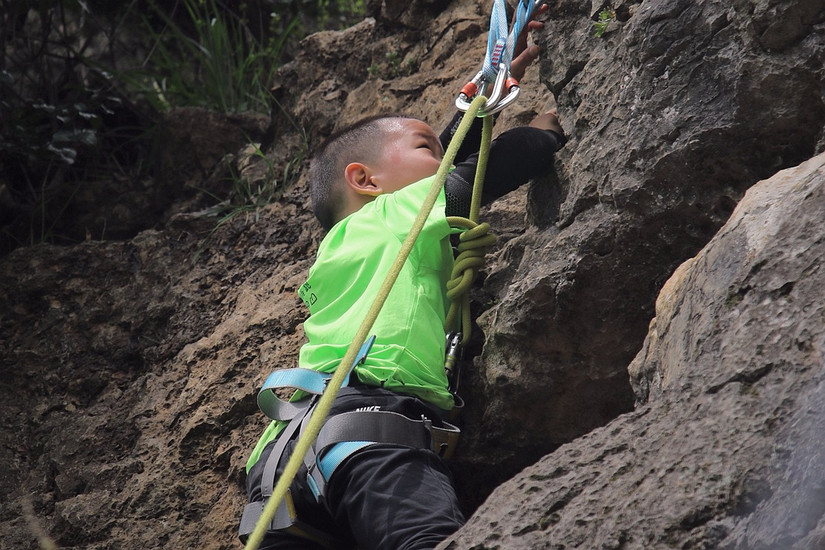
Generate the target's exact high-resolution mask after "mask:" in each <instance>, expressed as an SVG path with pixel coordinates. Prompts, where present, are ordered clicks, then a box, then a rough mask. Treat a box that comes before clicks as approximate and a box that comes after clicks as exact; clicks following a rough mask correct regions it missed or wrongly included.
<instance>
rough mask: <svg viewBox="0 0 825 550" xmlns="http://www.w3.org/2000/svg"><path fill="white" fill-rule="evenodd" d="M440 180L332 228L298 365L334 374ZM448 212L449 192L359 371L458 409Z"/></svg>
mask: <svg viewBox="0 0 825 550" xmlns="http://www.w3.org/2000/svg"><path fill="white" fill-rule="evenodd" d="M433 179H434V176H433V177H430V178H425V179H423V180H421V181H419V182H416V183H413V184H411V185H409V186H407V187H404V188H403V189H399V190H398V191H396V192H394V193H390V194H385V195H379V196H378V197H376V198H375V200H374V201H372V202H370V203H368V204H366V205H365V206H363V207H362V208H361V209H360V210H358V211H357V212H355V213H353V214H351V215H350V216H348V217H346V218H344V219H343V220H341V221H340V222H338V223H337V224H336V225H335V226H334V227H333V228H332V229H330V231H329V233H328V234H327V236H326V237H325V238H324V240H323V241H322V242H321V245H320V247H319V249H318V255H317V259H316V261H315V264H314V265H313V266H312V268H311V269H310V271H309V277H308V279H307V281H306V283H304V285H303V286H302V287H301V289H300V290H299V292H298V293H299V295H300V296H301V299H302V300H303V301H304V303H305V304H306V305H307V307H309V311H310V316H309V318H308V319H307V320H306V322H305V323H304V332H305V333H306V335H307V338H308V340H309V341H308V342H307V343H306V344H304V346H303V347H302V348H301V352H300V356H299V360H298V364H299V366H300V367H303V368H309V369H314V370H319V371H322V372H332V371H333V370H335V368H336V367H337V366H338V364H339V363H340V361H341V359H342V358H343V357H344V354H345V353H346V351H347V348H348V347H349V345H350V343H351V342H352V338H353V336H354V335H355V332H356V330H357V329H358V327H359V326H360V324H361V322H362V321H363V320H364V318H365V316H366V313H367V311H368V310H369V309H370V307H371V306H372V303H373V301H374V300H375V296H376V294H377V293H378V289H379V288H380V287H381V285H382V284H383V282H384V279H385V278H386V275H387V273H388V272H389V270H390V266H391V265H392V263H393V262H394V261H395V258H396V256H397V255H398V251H399V250H400V249H401V245H402V243H403V241H404V239H405V238H406V236H407V234H408V233H409V230H410V228H411V227H412V224H413V221H414V220H415V218H416V216H417V215H418V212H419V210H420V209H421V205H422V203H423V202H424V199H425V197H426V196H427V193H428V192H429V190H430V188H431V186H432V182H433ZM445 207H446V200H445V198H444V192H443V191H442V192H441V193H440V194H439V197H438V199H437V201H436V203H435V206H434V207H433V209H432V211H431V213H430V215H429V217H428V218H427V220H426V222H425V224H424V228H423V229H422V231H421V234H420V235H419V237H418V239H417V240H416V242H415V245H414V246H413V249H412V251H411V253H410V256H409V258H408V259H407V261H406V262H405V264H404V267H403V268H402V270H401V273H400V274H399V276H398V279H397V280H396V282H395V284H394V285H393V288H392V290H391V291H390V293H389V296H388V297H387V301H386V302H385V303H384V306H383V307H382V309H381V312H380V314H379V315H378V318H377V319H376V321H375V324H374V325H373V328H372V330H371V331H370V332H371V334H375V335H376V339H375V343H374V344H373V346H372V349H371V350H370V352H369V355H368V356H367V359H366V361H365V363H364V364H363V365H359V366H357V367H356V368H355V373H356V375H357V376H358V379H359V380H360V381H361V382H363V383H365V384H368V385H371V386H379V387H383V388H385V389H388V390H391V391H395V392H398V393H404V394H410V395H414V396H416V397H419V398H421V399H423V400H424V401H426V402H428V403H430V404H432V405H434V406H435V407H438V408H439V409H442V410H450V409H452V408H453V406H454V401H453V397H452V394H450V392H449V390H448V388H447V377H446V375H445V373H444V319H445V317H446V312H447V308H448V306H449V304H448V302H447V297H446V284H447V280H448V278H449V276H450V272H451V270H452V267H453V255H452V249H451V247H450V242H449V239H448V237H449V235H450V233H452V232H453V230H451V229H450V226H449V224H448V223H447V220H446V217H445V214H444V210H445ZM359 344H360V342H359ZM282 424H283V423H277V422H273V423H272V424H270V426H269V428H267V430H266V431H265V432H264V434H263V436H262V437H261V439H260V440H259V441H258V445H257V446H256V447H255V449H254V450H253V453H252V456H250V459H249V462H248V463H247V469H248V468H251V467H252V465H254V464H255V462H256V461H257V460H258V457H259V456H260V453H261V451H262V450H263V448H264V447H265V446H266V445H267V444H268V443H269V442H270V441H272V440H273V439H274V438H275V437H277V435H278V433H280V431H281V429H282Z"/></svg>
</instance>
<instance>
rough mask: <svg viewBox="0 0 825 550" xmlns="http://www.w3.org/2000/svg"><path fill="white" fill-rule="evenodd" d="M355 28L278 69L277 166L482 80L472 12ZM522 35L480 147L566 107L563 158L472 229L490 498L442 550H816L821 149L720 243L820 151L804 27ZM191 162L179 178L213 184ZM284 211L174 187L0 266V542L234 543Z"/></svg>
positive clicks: (683, 19) (267, 364)
mask: <svg viewBox="0 0 825 550" xmlns="http://www.w3.org/2000/svg"><path fill="white" fill-rule="evenodd" d="M603 4H604V5H603ZM605 8H610V9H612V11H613V13H614V14H615V18H614V20H613V21H612V22H611V23H610V25H609V26H608V27H607V29H606V32H605V34H604V35H603V37H602V38H596V37H595V36H594V35H593V20H594V19H596V18H597V17H598V12H600V11H601V10H602V9H605ZM369 9H370V16H371V17H370V18H369V19H367V20H365V21H364V22H362V23H360V24H359V25H356V26H355V27H352V28H350V29H347V30H345V31H341V32H325V33H319V34H316V35H313V36H311V37H309V38H307V39H306V40H305V41H304V42H303V43H302V51H301V52H300V54H298V56H297V57H296V60H295V61H294V62H292V63H291V64H290V65H288V66H286V67H284V68H283V69H282V70H281V72H280V74H279V78H278V82H276V83H275V94H276V99H277V100H278V101H277V103H278V107H277V108H275V109H273V113H272V118H271V121H270V126H269V128H267V129H266V130H264V129H261V131H260V135H261V136H262V139H263V144H262V148H263V149H264V151H265V152H266V153H267V157H268V160H269V162H270V164H271V167H272V168H273V169H274V170H275V173H282V171H283V170H286V169H287V167H289V166H291V165H290V162H292V160H293V159H295V158H296V157H297V156H298V155H299V151H300V148H301V143H302V140H303V139H304V136H307V138H308V140H309V143H310V146H312V145H315V144H317V143H318V142H319V140H321V139H322V138H323V137H324V136H326V135H328V134H329V133H330V132H331V131H332V130H334V129H335V128H336V127H338V126H340V125H343V124H346V123H347V122H351V121H353V120H355V119H357V118H360V117H361V116H365V115H369V114H373V113H376V112H382V111H404V112H407V113H410V114H413V115H416V116H420V117H422V118H424V119H425V120H427V121H429V122H430V123H431V124H432V125H434V126H436V127H441V125H443V124H444V122H445V120H446V119H447V118H448V117H449V116H451V114H452V112H451V108H450V105H451V103H452V100H453V98H454V96H455V93H456V92H457V90H458V89H459V88H460V86H461V84H463V82H464V79H467V78H469V77H471V76H472V75H473V74H474V73H475V71H476V70H477V69H478V67H479V65H480V62H481V59H482V56H483V51H484V44H485V39H484V31H485V29H486V28H487V26H488V11H487V10H489V6H488V5H487V3H486V2H484V3H475V2H472V1H466V0H457V1H455V2H453V3H450V4H447V5H443V4H439V3H432V2H411V3H407V4H402V3H398V2H394V3H391V2H385V3H378V2H376V3H370V4H369ZM535 38H536V39H537V41H539V42H540V44H541V45H542V47H543V53H542V57H541V60H540V63H538V64H537V66H534V67H533V68H531V70H530V71H529V72H528V74H527V76H526V78H525V79H524V80H523V83H522V84H523V89H524V91H523V95H522V97H520V98H519V102H518V104H517V105H516V106H515V107H513V108H511V109H509V110H508V112H505V113H504V114H503V115H502V116H501V118H500V120H499V122H498V127H499V129H504V128H507V127H510V126H512V125H515V124H521V123H525V122H527V121H529V119H530V116H531V113H532V112H533V111H534V110H539V109H543V108H546V107H547V106H551V105H557V106H558V110H559V113H560V115H561V117H562V120H563V125H564V127H565V130H566V131H567V133H568V134H569V135H570V141H569V143H568V144H567V146H566V147H565V149H564V150H562V151H561V152H560V153H559V154H558V156H557V162H556V166H557V170H556V173H555V174H553V175H551V176H550V177H549V178H548V180H547V181H536V182H533V183H531V184H530V185H529V186H528V188H526V189H522V190H519V191H516V192H514V193H513V194H511V195H510V196H508V197H506V198H504V199H503V200H501V201H499V202H498V203H497V204H495V205H493V206H492V207H490V208H489V209H487V210H486V212H485V214H484V217H485V218H486V219H487V220H488V221H490V222H491V224H492V225H493V226H494V228H495V231H496V232H497V233H498V234H499V235H500V243H501V244H500V246H499V247H498V249H497V250H496V251H494V252H493V253H492V254H491V255H490V257H489V258H488V266H489V267H488V270H487V274H486V278H485V279H484V280H483V282H482V284H480V285H479V286H478V288H476V289H475V292H474V298H473V306H474V309H475V312H476V314H477V320H478V329H479V330H477V331H475V332H476V338H475V340H474V342H473V344H472V345H471V347H470V349H469V350H468V352H469V359H470V361H469V364H468V366H467V370H466V372H465V381H466V383H465V387H464V390H463V392H462V393H463V395H464V397H465V399H466V400H467V403H468V405H467V408H466V411H465V413H464V416H463V418H462V421H461V422H462V425H463V428H464V432H465V436H464V439H463V444H462V447H461V448H460V449H459V452H458V454H457V456H456V457H455V461H454V466H455V468H454V469H455V473H456V480H457V484H458V487H459V491H460V493H461V495H462V498H463V499H464V503H465V506H466V508H467V511H468V512H472V511H473V510H475V509H476V508H477V507H478V506H479V505H480V504H481V503H482V502H483V501H484V499H485V498H487V499H488V500H487V501H486V503H485V504H484V505H483V506H482V507H481V508H480V509H479V511H478V513H477V514H476V515H475V517H474V518H473V519H472V520H471V521H470V523H469V524H468V525H467V527H466V528H465V529H463V530H462V531H461V532H459V533H458V534H456V535H455V537H454V538H453V539H452V540H451V541H449V542H447V543H445V545H444V546H445V547H449V548H497V547H498V548H531V549H532V548H570V547H582V548H601V547H604V548H650V547H662V548H664V547H684V548H701V547H723V548H731V549H733V548H768V547H777V548H778V547H794V545H796V547H798V548H816V547H817V542H820V543H821V542H822V540H821V539H817V537H821V536H822V528H821V523H822V521H825V520H822V519H821V518H822V515H823V510H822V503H823V498H822V494H823V490H825V485H823V479H822V474H821V473H820V472H821V471H822V470H821V468H818V465H819V464H820V461H819V460H818V459H821V458H822V454H823V449H822V448H821V446H820V443H819V439H821V438H818V437H816V436H815V435H813V434H817V433H818V432H816V431H814V430H815V429H816V428H818V427H821V424H822V421H821V420H819V416H821V415H818V414H816V413H817V411H821V407H822V405H823V400H825V396H823V394H822V391H821V388H822V385H821V384H822V377H821V376H820V374H819V372H818V370H819V369H817V367H820V366H821V365H822V359H821V357H822V355H821V354H822V348H823V336H822V334H823V327H822V309H821V307H820V306H819V305H818V304H817V302H816V298H817V297H818V294H817V293H816V290H817V289H819V288H821V286H822V282H821V280H820V278H821V275H822V273H821V272H822V269H821V263H820V258H821V257H822V252H823V251H822V242H821V241H822V239H821V237H820V235H819V233H821V231H819V229H820V228H819V223H818V222H819V220H821V219H822V207H823V204H825V203H823V196H822V190H821V185H822V178H823V176H822V163H823V160H822V157H816V158H815V159H814V160H810V161H809V162H807V163H805V164H802V165H800V167H799V168H798V169H796V170H795V171H792V172H782V173H781V174H780V175H779V176H777V178H776V179H773V180H769V181H768V182H766V183H762V184H760V185H759V186H758V187H755V188H754V189H753V191H752V192H750V193H749V194H748V195H747V199H746V200H745V201H743V202H742V203H741V205H740V206H739V207H738V210H736V212H735V213H734V217H733V218H731V220H730V221H729V222H728V224H727V225H725V228H724V230H723V231H722V232H721V233H719V234H718V236H717V237H714V235H716V234H717V231H718V230H719V229H720V228H721V227H722V226H723V225H724V224H725V222H726V221H728V218H729V217H730V216H731V213H732V212H734V208H735V207H736V205H737V203H739V201H740V199H742V196H743V195H744V194H745V192H746V190H748V188H750V187H751V186H752V185H753V184H754V183H755V182H757V181H759V180H762V179H766V178H768V177H770V176H772V175H774V174H775V173H777V172H778V171H779V170H782V169H786V168H790V167H793V166H796V165H799V164H800V163H802V162H803V161H806V160H807V159H811V158H812V157H815V155H816V154H817V153H820V152H822V150H823V149H825V137H824V136H823V130H822V129H823V126H824V124H823V122H825V95H824V94H823V90H825V68H823V67H825V6H823V4H822V2H821V1H820V0H788V1H786V2H782V3H776V2H771V1H768V0H751V1H747V0H735V1H733V2H726V3H722V2H714V1H712V0H670V1H665V0H653V1H645V2H640V3H637V2H613V3H610V4H607V3H600V2H594V3H592V5H588V3H582V2H577V1H573V0H558V1H556V2H552V3H551V6H550V10H549V11H548V14H547V15H546V22H545V28H544V30H543V31H541V32H540V33H539V34H537V36H536V37H535ZM388 52H390V53H391V55H389V56H388V55H387V53H388ZM542 84H543V85H542ZM200 119H201V120H205V119H204V118H203V117H200ZM219 122H220V126H219V127H220V128H221V130H220V132H221V134H222V135H230V134H232V132H230V131H229V130H228V129H227V126H226V125H227V124H229V125H231V124H232V121H231V120H228V121H227V120H220V121H219ZM169 124H170V125H174V124H176V122H175V120H174V119H170V121H169ZM178 124H179V125H180V126H181V127H183V126H185V125H186V124H187V122H186V118H185V117H184V118H181V119H180V120H179V122H178ZM238 125H239V127H241V123H240V122H239V123H238ZM169 136H170V139H172V140H174V141H175V142H176V143H186V140H187V137H186V134H185V132H182V131H180V129H179V128H171V129H170V132H169ZM205 151H206V152H207V153H209V154H207V155H195V156H187V157H186V159H187V160H186V162H187V163H194V164H192V165H193V166H197V168H198V170H201V171H202V173H203V174H204V176H203V177H204V179H205V180H208V181H207V183H209V180H210V178H211V181H213V182H214V181H218V180H220V178H219V177H213V175H214V174H215V173H217V171H219V170H220V169H219V168H215V169H213V170H214V171H213V173H212V175H210V174H209V166H205V165H204V163H207V162H210V159H212V160H211V162H214V158H213V157H214V155H215V154H217V153H215V151H214V148H206V149H205ZM170 153H172V154H173V155H174V151H170ZM227 153H235V151H227ZM175 159H176V157H175V156H172V157H171V158H170V159H169V160H168V161H167V164H166V166H169V167H170V170H169V173H168V174H167V177H169V178H172V179H174V178H178V180H185V181H177V182H176V184H177V185H181V186H182V185H185V184H190V185H191V184H193V182H192V181H190V180H191V178H193V177H194V176H193V175H192V171H191V170H184V169H183V168H184V166H182V165H181V164H180V163H176V162H175ZM188 165H189V164H187V166H188ZM249 170H250V173H254V172H255V166H252V167H250V169H249ZM256 177H258V176H256ZM554 181H557V182H560V187H554V186H553V185H552V182H554ZM782 182H785V183H782ZM194 184H195V185H197V182H194ZM198 186H199V187H205V188H210V187H209V185H198ZM210 189H211V188H210ZM280 192H281V193H282V196H281V198H280V199H279V200H277V201H276V202H274V203H273V204H271V205H269V206H267V207H266V208H264V209H263V210H261V211H259V212H258V213H257V214H256V215H248V216H245V215H240V216H237V217H236V218H235V219H234V220H233V222H232V223H227V224H224V225H222V226H221V227H220V228H218V229H217V230H215V231H214V232H213V229H215V224H216V220H215V219H214V218H209V217H206V216H205V215H204V214H203V213H195V212H193V210H197V209H199V208H201V207H202V206H203V205H202V204H201V203H199V202H198V200H197V197H195V198H193V197H191V196H185V197H183V198H181V199H178V200H176V202H175V203H174V204H171V205H169V208H168V209H167V210H166V212H165V213H164V216H163V218H162V220H161V221H162V223H159V225H158V227H159V228H158V229H156V230H150V231H143V232H142V233H140V234H138V235H137V236H135V237H133V238H130V239H128V240H125V241H122V242H103V241H89V242H86V243H83V244H80V245H77V246H73V247H69V248H56V247H50V246H37V247H32V248H29V249H19V250H17V251H15V252H14V253H12V254H11V255H9V256H8V257H6V258H4V259H2V261H0V342H2V348H0V375H2V376H0V395H2V400H0V420H2V422H0V430H2V433H3V441H4V444H3V445H2V446H0V461H2V463H3V464H5V465H7V466H6V468H4V469H3V472H2V474H0V491H2V494H3V495H4V498H3V499H0V500H1V501H2V502H0V539H1V540H2V541H3V545H4V546H8V547H9V548H27V547H33V546H34V543H33V541H34V534H35V533H36V532H37V531H38V530H39V529H42V530H44V531H46V532H47V533H48V534H49V535H50V536H51V537H52V538H54V539H55V540H56V542H57V543H58V544H59V545H60V546H61V547H64V548H72V547H75V548H87V549H103V548H124V549H131V548H157V547H164V548H166V547H171V548H190V547H192V548H194V547H197V548H227V547H233V546H235V545H236V542H235V540H234V533H235V529H236V525H237V520H238V517H239V514H240V511H241V509H242V507H243V503H244V495H243V478H244V476H243V468H244V464H245V461H246V456H247V454H248V452H249V450H250V449H251V447H252V446H253V444H254V442H255V440H256V439H257V437H258V435H259V433H260V431H261V429H262V428H263V426H264V425H265V422H264V419H263V417H262V415H260V414H259V413H257V412H256V407H255V392H256V389H257V387H258V386H259V385H260V383H261V382H262V381H263V379H264V378H265V376H266V375H267V374H268V373H269V371H270V370H272V369H274V368H280V367H289V366H293V364H294V362H295V359H296V356H297V352H298V349H299V347H300V345H301V343H302V341H303V340H302V338H303V333H302V330H301V322H302V320H303V317H304V315H305V312H304V310H303V307H302V306H301V304H300V301H299V300H298V298H297V295H296V290H297V288H298V286H299V285H300V284H301V283H303V281H304V277H305V276H306V271H307V269H308V268H309V266H310V265H311V262H312V257H313V254H314V251H315V249H316V247H317V243H318V241H319V240H320V238H321V236H322V234H321V231H320V227H319V226H318V225H317V224H316V223H315V222H314V221H313V219H312V216H311V213H310V211H309V200H308V195H307V187H306V181H305V178H300V179H299V180H298V181H297V183H295V184H294V185H292V186H291V187H289V188H284V189H281V191H280ZM760 209H761V210H760ZM817 209H818V210H817ZM806 223H807V224H808V225H805V224H806ZM709 242H710V243H711V244H709V245H708V247H707V248H705V249H704V250H703V251H702V252H701V253H699V254H698V255H697V253H698V252H699V251H700V250H702V247H704V246H705V245H707V244H708V243H709ZM694 256H695V259H694V260H692V261H690V262H689V263H687V264H684V263H683V262H684V261H685V260H686V259H688V258H691V257H694ZM680 264H681V265H682V267H681V268H680V269H678V270H677V271H676V275H674V277H673V278H670V282H669V284H667V285H665V286H664V289H663V290H662V287H663V285H664V283H665V281H667V280H668V279H669V277H670V276H671V274H673V272H674V270H675V269H676V268H677V267H678V266H679V265H680ZM660 290H662V293H661V294H660ZM657 295H659V296H660V297H659V299H658V302H657V300H656V296H657ZM655 304H656V306H655V307H656V309H655V311H654V305H655ZM654 314H655V321H653V322H652V324H651V319H653V318H654ZM646 335H647V337H646ZM639 350H642V351H641V352H640V351H639ZM634 357H635V359H634ZM628 365H630V366H631V367H630V370H631V372H632V373H633V374H632V378H631V376H629V374H628ZM634 403H636V405H635V411H634ZM549 453H552V454H549ZM536 461H538V462H536ZM533 463H535V465H534V466H531V467H529V468H527V469H525V467H527V466H529V465H531V464H533ZM522 470H523V471H522ZM519 472H521V473H519ZM513 476H516V477H513ZM506 480H510V481H508V482H507V483H504V484H503V485H501V487H500V488H499V489H497V490H496V491H495V492H494V493H492V495H491V492H492V491H493V489H494V488H495V487H496V486H498V485H500V484H502V483H503V482H505V481H506ZM488 497H489V498H488ZM786 505H787V506H786ZM24 509H25V510H27V512H26V513H21V511H22V510H24ZM818 522H819V523H818ZM817 525H819V527H817Z"/></svg>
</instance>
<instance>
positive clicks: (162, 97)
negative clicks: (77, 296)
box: [0, 0, 364, 256]
mask: <svg viewBox="0 0 825 550" xmlns="http://www.w3.org/2000/svg"><path fill="white" fill-rule="evenodd" d="M363 10H364V5H363V0H247V1H245V2H239V3H235V2H228V1H225V0H175V1H172V2H162V1H160V0H131V1H129V2H122V3H121V2H114V3H112V2H97V1H94V0H87V1H80V0H39V1H38V2H35V3H31V2H26V1H25V0H0V24H1V25H2V26H1V27H0V46H2V48H3V54H2V57H0V132H2V134H0V135H1V136H2V137H1V138H0V256H2V255H3V254H5V253H7V252H8V251H10V250H11V249H13V248H16V247H17V246H21V245H28V244H34V243H38V242H43V241H48V242H56V243H60V242H76V241H77V240H79V239H78V237H77V235H67V234H65V233H64V230H63V227H64V222H65V221H66V220H67V219H68V218H69V217H71V216H72V215H73V213H72V210H73V206H74V205H75V203H76V197H78V196H80V195H81V194H82V191H83V190H84V189H85V188H86V187H87V186H89V185H93V184H94V183H95V182H97V181H101V180H102V179H104V178H108V179H111V178H112V177H113V175H114V177H116V178H118V179H121V180H124V181H132V182H139V181H141V180H142V179H145V178H146V177H149V176H151V175H152V172H153V170H155V168H156V161H157V157H156V151H155V141H156V140H155V136H156V135H157V134H156V130H157V128H156V125H157V123H158V121H159V120H160V116H159V115H160V113H162V112H163V111H164V110H167V109H169V108H171V107H176V106H200V107H205V108H208V109H213V110H216V111H221V112H239V111H246V110H254V111H258V112H267V111H269V109H270V108H271V98H270V93H269V86H270V83H271V80H272V75H273V73H274V71H275V70H277V68H278V67H279V66H280V65H281V64H282V63H284V62H286V61H288V60H289V58H290V57H289V52H290V51H295V46H296V45H297V43H298V41H299V40H300V39H301V38H303V37H304V36H305V35H306V34H308V33H310V32H314V31H316V30H321V29H325V28H339V27H344V26H346V25H349V24H351V23H352V22H354V21H356V20H359V19H360V18H361V17H362V16H363ZM135 185H136V186H137V183H135ZM252 194H253V195H255V197H256V198H255V200H254V201H253V204H258V203H259V202H260V200H261V197H265V196H267V193H266V192H257V191H256V192H254V193H252Z"/></svg>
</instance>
